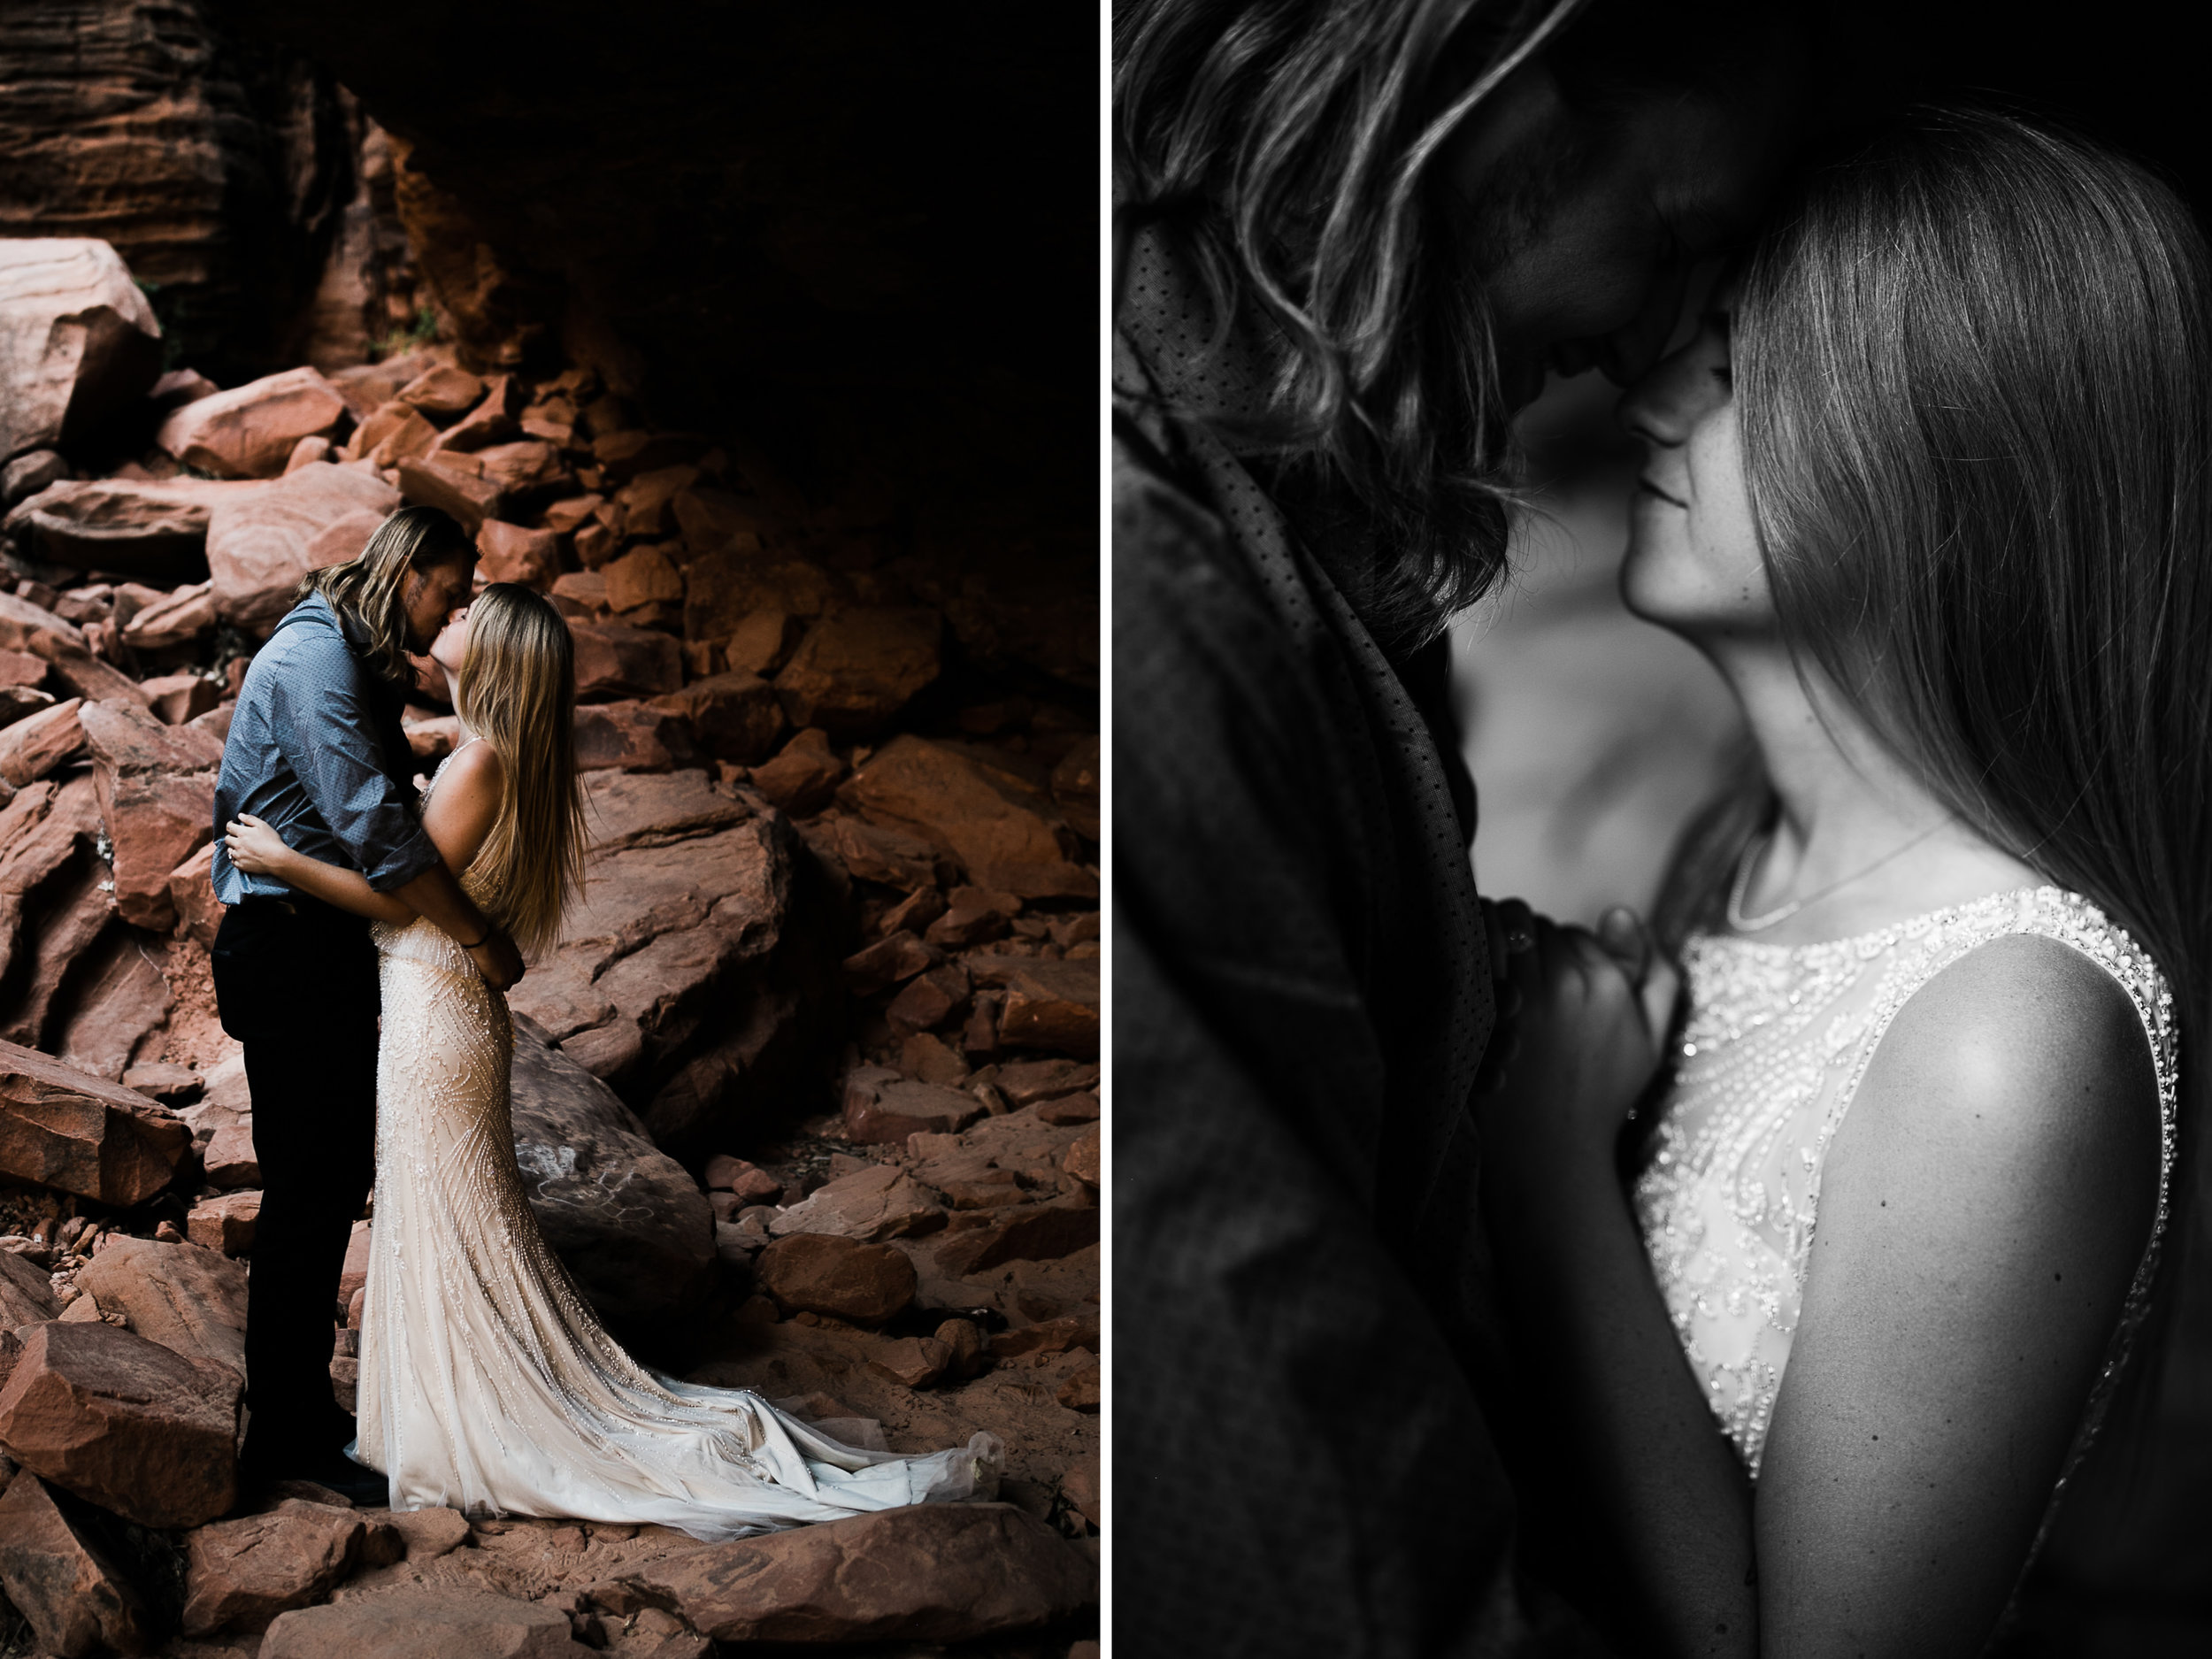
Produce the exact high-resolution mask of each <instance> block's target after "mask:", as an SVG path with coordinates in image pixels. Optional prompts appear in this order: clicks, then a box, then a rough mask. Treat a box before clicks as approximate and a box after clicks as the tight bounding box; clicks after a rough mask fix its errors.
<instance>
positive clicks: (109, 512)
mask: <svg viewBox="0 0 2212 1659" xmlns="http://www.w3.org/2000/svg"><path fill="white" fill-rule="evenodd" d="M258 488H260V486H258V485H257V484H250V483H246V484H236V483H233V484H222V483H211V482H209V481H208V480H205V479H196V478H178V479H170V480H165V481H162V482H151V481H148V480H141V479H121V478H118V479H83V480H73V481H67V482H63V483H58V484H53V485H50V486H49V487H48V488H45V489H43V490H42V491H40V492H39V493H38V494H37V495H33V496H31V497H30V498H29V499H28V500H27V501H24V502H22V503H19V504H18V506H17V507H16V508H15V510H14V511H12V512H11V513H9V514H8V517H7V525H6V528H7V533H8V534H9V535H11V536H12V537H13V538H14V539H15V541H16V542H17V544H18V545H19V546H20V547H22V548H23V549H25V550H26V551H27V552H30V553H33V554H35V556H36V557H40V558H42V559H46V560H49V561H50V562H51V563H53V564H56V565H73V566H74V567H75V568H76V569H78V570H88V571H90V570H98V571H116V572H122V573H123V574H126V575H130V576H140V577H144V578H147V579H148V580H155V581H164V580H166V581H173V580H177V579H178V578H180V577H189V576H193V575H196V574H197V573H198V572H199V567H200V565H201V562H202V559H203V558H204V555H205V551H206V547H207V526H208V522H209V519H210V518H211V516H212V515H213V513H214V511H215V509H216V508H217V507H218V506H219V505H220V504H221V503H224V502H226V501H235V500H238V499H240V498H241V497H242V496H248V495H253V494H254V493H255V491H256V490H257V489H258Z"/></svg>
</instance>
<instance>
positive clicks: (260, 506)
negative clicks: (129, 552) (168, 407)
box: [194, 405, 399, 634]
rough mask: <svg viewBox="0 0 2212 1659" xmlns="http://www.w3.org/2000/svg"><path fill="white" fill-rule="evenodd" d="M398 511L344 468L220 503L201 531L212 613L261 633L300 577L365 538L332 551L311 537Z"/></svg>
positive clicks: (378, 489)
mask: <svg viewBox="0 0 2212 1659" xmlns="http://www.w3.org/2000/svg"><path fill="white" fill-rule="evenodd" d="M194 407H198V405H194ZM398 505H399V497H398V496H397V495H395V494H394V493H393V491H392V490H391V488H390V487H389V486H388V485H386V484H385V483H383V482H382V481H381V480H378V479H376V478H374V477H373V476H371V475H370V474H369V473H366V472H357V471H355V470H354V469H353V468H351V467H348V466H309V467H303V468H302V469H301V470H300V471H298V472H292V473H288V474H287V475H286V476H285V477H283V478H280V479H279V480H276V481H275V482H274V483H273V484H268V485H265V486H263V487H262V488H260V489H258V490H256V491H255V492H254V493H253V494H252V495H243V496H238V497H234V498H233V499H231V500H228V501H226V502H224V503H220V504H219V506H218V507H217V508H216V509H215V512H214V515H213V517H212V518H211V519H210V521H209V524H208V531H207V565H208V569H209V570H210V571H211V572H212V573H213V577H214V590H213V591H214V602H215V613H216V615H217V616H219V617H220V618H222V619H223V620H224V621H226V622H229V623H233V624H234V625H236V626H239V627H242V628H244V629H246V630H247V631H248V632H250V633H252V634H267V633H268V632H269V630H270V629H272V628H273V627H274V626H276V624H277V620H278V618H280V617H282V616H283V615H284V613H285V612H286V611H288V610H290V609H291V608H292V593H293V590H294V589H295V588H297V587H298V586H299V581H300V578H301V577H303V576H304V575H306V574H307V573H308V572H310V571H311V570H318V569H320V568H321V566H322V565H329V564H335V563H337V562H338V561H339V560H341V559H346V558H351V557H353V556H354V555H355V554H357V553H358V552H359V551H360V550H361V544H362V543H364V542H365V541H367V539H368V537H367V534H366V533H365V532H364V533H363V534H361V535H360V540H359V541H350V539H349V540H347V541H341V542H339V543H338V545H336V546H333V545H331V544H330V543H329V542H327V541H318V538H319V536H320V535H321V534H323V533H324V532H326V531H331V530H334V528H335V527H336V526H339V525H340V524H342V523H349V522H352V523H357V522H359V521H360V520H362V519H365V518H367V517H368V516H369V515H371V514H373V515H374V516H375V518H376V519H377V520H378V521H379V522H381V520H382V519H383V518H385V517H386V516H387V515H388V514H389V513H390V512H391V511H393V509H395V508H396V507H397V506H398ZM370 527H371V528H373V526H370Z"/></svg>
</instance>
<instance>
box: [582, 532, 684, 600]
mask: <svg viewBox="0 0 2212 1659" xmlns="http://www.w3.org/2000/svg"><path fill="white" fill-rule="evenodd" d="M599 573H600V575H601V576H603V578H605V580H606V583H607V609H608V610H610V611H634V610H635V609H637V607H639V606H640V605H652V604H673V605H680V604H681V603H683V602H684V579H683V576H682V574H681V573H680V572H679V571H678V570H677V569H676V567H675V565H672V564H671V563H670V562H669V559H668V556H667V555H666V554H665V553H664V552H662V551H661V550H660V549H658V548H657V547H641V548H639V549H636V550H634V552H629V553H625V554H624V555H623V556H622V557H620V558H618V559H611V560H609V561H608V562H607V563H606V564H605V565H602V566H601V567H600V571H599Z"/></svg>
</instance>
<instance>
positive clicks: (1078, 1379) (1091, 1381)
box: [1057, 1365, 1103, 1411]
mask: <svg viewBox="0 0 2212 1659" xmlns="http://www.w3.org/2000/svg"><path fill="white" fill-rule="evenodd" d="M1057 1397H1058V1399H1059V1402H1060V1403H1061V1404H1062V1405H1064V1406H1065V1407H1067V1409H1069V1410H1071V1411H1095V1410H1097V1409H1098V1408H1099V1405H1100V1403H1101V1402H1102V1399H1103V1395H1102V1394H1101V1393H1100V1389H1099V1375H1098V1367H1097V1366H1095V1365H1086V1366H1085V1367H1084V1368H1083V1369H1082V1370H1081V1371H1078V1372H1076V1373H1075V1375H1074V1376H1072V1377H1071V1378H1069V1379H1067V1381H1065V1382H1064V1383H1062V1384H1061V1385H1060V1392H1059V1394H1058V1396H1057Z"/></svg>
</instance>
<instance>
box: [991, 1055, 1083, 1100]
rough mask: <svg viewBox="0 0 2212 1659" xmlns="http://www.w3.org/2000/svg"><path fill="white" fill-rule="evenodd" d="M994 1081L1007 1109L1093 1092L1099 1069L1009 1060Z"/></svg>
mask: <svg viewBox="0 0 2212 1659" xmlns="http://www.w3.org/2000/svg"><path fill="white" fill-rule="evenodd" d="M995 1083H996V1085H997V1087H998V1092H999V1093H1000V1094H1003V1095H1005V1096H1006V1100H1007V1103H1008V1104H1009V1105H1011V1106H1034V1105H1035V1104H1037V1102H1040V1101H1049V1100H1057V1099H1059V1098H1060V1097H1061V1096H1062V1095H1065V1094H1082V1093H1084V1092H1085V1091H1086V1090H1095V1089H1096V1088H1097V1087H1098V1068H1097V1067H1096V1066H1095V1065H1082V1064H1078V1063H1077V1062H1075V1061H1073V1060H1010V1061H1008V1062H1007V1063H1006V1064H1004V1065H1002V1066H1001V1067H999V1069H998V1076H997V1078H996V1079H995ZM1093 1099H1094V1100H1095V1099H1096V1096H1095V1094H1094V1095H1093Z"/></svg>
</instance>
